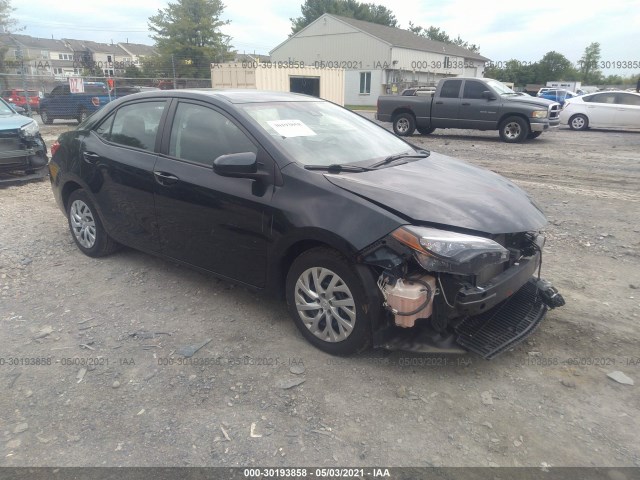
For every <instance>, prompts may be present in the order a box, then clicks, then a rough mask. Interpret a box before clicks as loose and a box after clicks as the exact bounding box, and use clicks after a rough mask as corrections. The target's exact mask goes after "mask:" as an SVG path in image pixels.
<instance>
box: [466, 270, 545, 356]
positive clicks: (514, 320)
mask: <svg viewBox="0 0 640 480" xmlns="http://www.w3.org/2000/svg"><path fill="white" fill-rule="evenodd" d="M546 312H547V307H546V306H545V304H544V303H543V302H542V299H541V297H540V295H539V294H538V288H537V287H536V285H535V283H534V282H532V281H531V280H530V281H528V282H527V283H525V284H524V286H523V287H522V288H521V289H520V290H518V291H517V292H516V293H514V294H513V295H512V296H511V297H509V298H507V299H506V300H505V301H503V302H502V303H499V304H498V305H496V306H495V307H494V308H492V309H491V310H488V311H486V312H484V313H481V314H480V315H476V316H473V317H468V318H467V319H465V320H464V321H463V322H461V323H460V324H459V325H458V326H457V327H456V333H457V334H458V338H457V340H456V341H457V342H458V344H459V345H462V346H463V347H465V348H466V349H468V350H470V351H472V352H474V353H477V354H478V355H480V356H482V357H484V358H485V359H487V360H490V359H491V358H493V357H495V356H496V355H498V354H500V353H502V352H504V351H505V350H507V349H508V348H511V347H513V346H515V345H517V344H518V343H520V342H521V341H522V340H524V339H525V338H527V337H528V336H529V335H530V334H531V333H533V331H534V330H535V329H536V327H537V326H538V325H539V324H540V322H541V321H542V319H543V318H544V315H545V313H546Z"/></svg>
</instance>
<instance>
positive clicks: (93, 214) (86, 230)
mask: <svg viewBox="0 0 640 480" xmlns="http://www.w3.org/2000/svg"><path fill="white" fill-rule="evenodd" d="M67 218H68V221H69V230H71V235H72V236H73V240H74V241H75V242H76V245H77V247H78V248H79V249H80V251H81V252H82V253H84V254H85V255H87V256H89V257H103V256H105V255H109V254H110V253H112V252H114V251H115V250H116V249H117V247H118V244H117V243H116V242H115V241H114V240H113V239H112V238H111V237H110V236H109V235H108V234H107V232H106V230H105V229H104V227H103V225H102V221H101V220H100V217H99V216H98V213H97V210H96V208H95V206H94V205H93V202H92V201H91V199H90V198H89V195H87V193H86V192H85V191H84V190H75V191H74V192H72V193H71V195H70V196H69V200H68V201H67Z"/></svg>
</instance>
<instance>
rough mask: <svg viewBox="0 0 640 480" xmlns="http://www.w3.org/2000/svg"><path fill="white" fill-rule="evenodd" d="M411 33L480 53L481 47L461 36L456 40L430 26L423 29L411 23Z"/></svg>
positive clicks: (437, 28) (438, 28)
mask: <svg viewBox="0 0 640 480" xmlns="http://www.w3.org/2000/svg"><path fill="white" fill-rule="evenodd" d="M409 31H410V32H411V33H415V34H416V35H420V36H421V37H425V38H428V39H429V40H435V41H436V42H443V43H450V44H452V45H457V46H458V47H462V48H466V49H467V50H471V51H472V52H475V53H480V46H479V45H476V44H475V43H469V42H466V41H464V40H463V39H462V38H461V37H460V35H458V36H457V37H456V38H451V37H450V36H449V35H448V34H447V32H445V31H444V30H442V29H440V27H434V26H430V27H429V28H423V27H421V26H419V25H414V24H413V22H411V21H409Z"/></svg>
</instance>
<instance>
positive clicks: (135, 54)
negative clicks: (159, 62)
mask: <svg viewBox="0 0 640 480" xmlns="http://www.w3.org/2000/svg"><path fill="white" fill-rule="evenodd" d="M118 46H119V47H120V48H121V49H122V50H124V51H125V52H127V53H128V54H129V55H130V56H131V63H132V64H133V65H134V66H136V67H138V68H141V67H142V64H143V62H144V59H145V57H153V56H154V55H157V54H158V51H157V50H156V49H155V47H152V46H151V45H144V44H142V43H129V42H127V43H118Z"/></svg>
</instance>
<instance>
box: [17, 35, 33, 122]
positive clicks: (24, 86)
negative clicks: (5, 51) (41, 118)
mask: <svg viewBox="0 0 640 480" xmlns="http://www.w3.org/2000/svg"><path fill="white" fill-rule="evenodd" d="M16 43H17V42H16ZM17 47H18V48H17V54H18V59H19V60H20V73H21V76H22V89H23V90H24V98H25V99H26V107H27V115H28V116H29V117H31V116H32V115H33V112H32V111H31V103H30V102H29V90H28V89H27V74H26V73H25V71H24V55H23V54H22V47H21V46H20V44H19V43H17Z"/></svg>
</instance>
